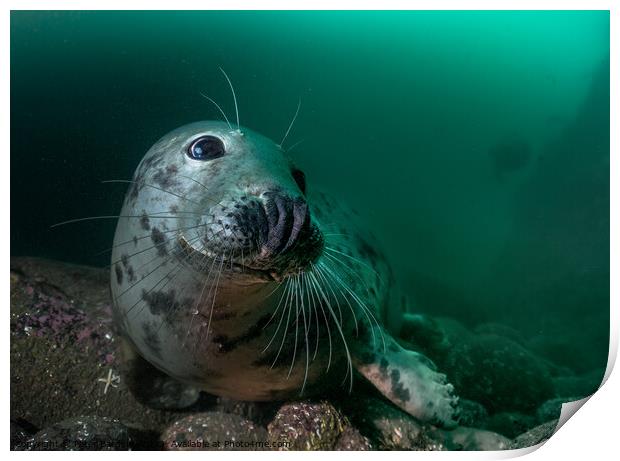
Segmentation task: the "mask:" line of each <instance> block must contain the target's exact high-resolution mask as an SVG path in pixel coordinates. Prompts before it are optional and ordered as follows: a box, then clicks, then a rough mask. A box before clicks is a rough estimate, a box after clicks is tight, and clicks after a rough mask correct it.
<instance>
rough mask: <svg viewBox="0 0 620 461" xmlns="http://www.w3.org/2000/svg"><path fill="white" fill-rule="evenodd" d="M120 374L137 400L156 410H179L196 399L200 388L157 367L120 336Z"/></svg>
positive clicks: (190, 404)
mask: <svg viewBox="0 0 620 461" xmlns="http://www.w3.org/2000/svg"><path fill="white" fill-rule="evenodd" d="M122 352H123V373H122V374H123V377H124V379H125V382H126V383H127V387H129V390H130V391H131V393H132V394H133V396H134V397H135V398H136V400H137V401H138V402H140V403H142V404H144V405H146V406H148V407H151V408H156V409H159V410H181V409H183V408H187V407H189V406H192V405H193V404H194V403H196V402H197V401H198V398H199V396H200V391H199V390H198V389H197V388H195V387H192V386H189V385H187V384H184V383H182V382H180V381H178V380H176V379H174V378H171V377H170V376H168V375H166V374H165V373H163V372H161V371H159V370H158V369H157V368H155V367H154V366H153V365H151V364H150V363H149V362H147V361H146V360H144V359H143V358H142V357H141V356H140V355H139V354H138V353H136V352H135V350H134V348H133V346H131V344H129V342H128V341H126V340H123V343H122Z"/></svg>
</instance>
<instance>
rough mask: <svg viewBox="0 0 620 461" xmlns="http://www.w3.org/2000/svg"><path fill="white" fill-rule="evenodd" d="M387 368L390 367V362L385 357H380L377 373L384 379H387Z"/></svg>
mask: <svg viewBox="0 0 620 461" xmlns="http://www.w3.org/2000/svg"><path fill="white" fill-rule="evenodd" d="M388 366H390V362H388V361H387V359H386V358H385V357H381V361H380V362H379V372H380V373H381V376H383V377H384V378H387V369H388Z"/></svg>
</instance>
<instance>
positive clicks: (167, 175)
mask: <svg viewBox="0 0 620 461" xmlns="http://www.w3.org/2000/svg"><path fill="white" fill-rule="evenodd" d="M177 172H178V168H177V166H176V165H168V166H167V167H166V168H159V169H158V170H157V172H156V173H155V174H154V175H153V182H154V183H155V184H157V185H158V186H159V187H161V188H162V189H164V190H168V189H169V188H170V187H172V186H175V185H177V180H176V178H175V176H176V174H177Z"/></svg>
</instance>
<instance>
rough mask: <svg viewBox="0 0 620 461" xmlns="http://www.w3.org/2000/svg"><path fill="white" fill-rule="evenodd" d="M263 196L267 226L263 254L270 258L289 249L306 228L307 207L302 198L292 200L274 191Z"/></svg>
mask: <svg viewBox="0 0 620 461" xmlns="http://www.w3.org/2000/svg"><path fill="white" fill-rule="evenodd" d="M263 195H264V197H265V201H264V209H265V214H266V216H267V223H268V226H269V230H268V236H267V240H266V241H263V242H264V243H263V254H264V256H272V255H275V254H279V253H283V252H285V251H286V250H288V249H289V248H291V247H292V246H293V245H294V244H295V242H296V241H297V240H298V238H299V235H300V233H301V231H302V230H303V229H304V228H305V227H307V226H308V222H309V214H308V205H307V204H306V202H305V200H304V199H303V198H302V197H297V198H294V199H293V198H292V197H290V196H288V195H285V194H282V193H279V192H275V191H270V192H267V193H265V194H263Z"/></svg>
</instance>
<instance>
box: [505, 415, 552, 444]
mask: <svg viewBox="0 0 620 461" xmlns="http://www.w3.org/2000/svg"><path fill="white" fill-rule="evenodd" d="M557 426H558V422H557V421H549V422H547V423H545V424H541V425H540V426H536V427H535V428H533V429H530V430H529V431H527V432H525V433H524V434H521V435H519V436H518V437H516V438H515V439H514V440H513V441H512V442H511V443H510V447H509V448H511V449H516V448H527V447H531V446H533V445H538V444H539V443H542V442H545V441H546V440H548V439H549V438H551V436H552V435H553V433H554V432H555V428H556V427H557Z"/></svg>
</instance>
